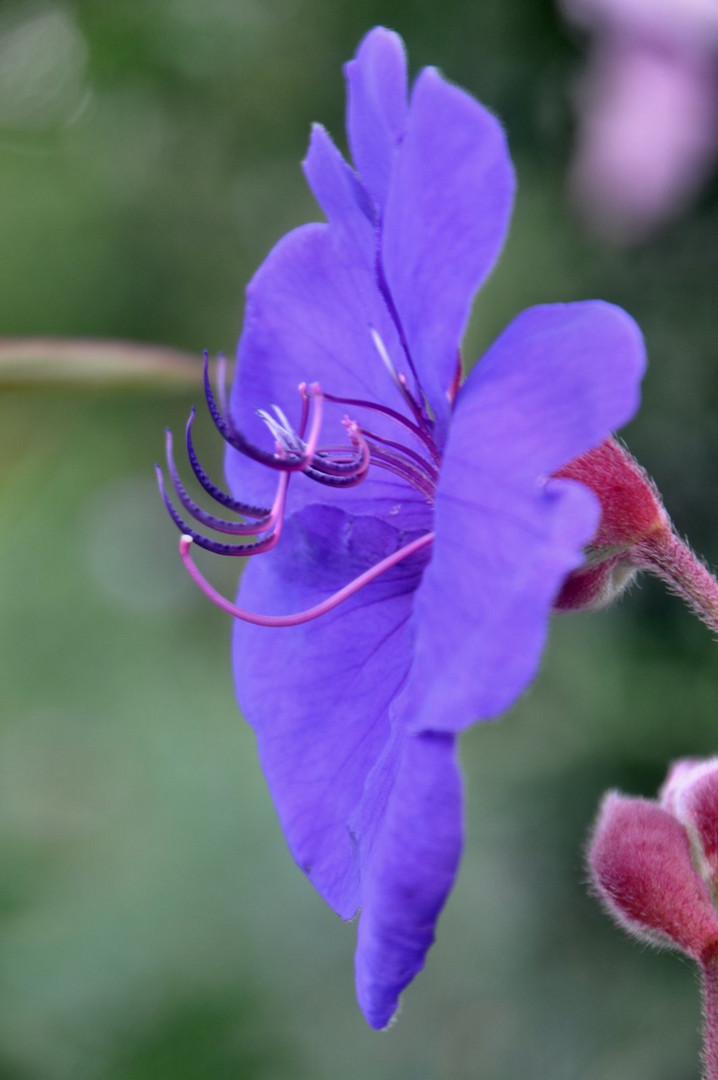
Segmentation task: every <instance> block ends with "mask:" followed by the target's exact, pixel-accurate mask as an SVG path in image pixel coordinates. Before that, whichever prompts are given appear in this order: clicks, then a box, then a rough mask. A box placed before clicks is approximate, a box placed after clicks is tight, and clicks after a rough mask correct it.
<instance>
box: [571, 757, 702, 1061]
mask: <svg viewBox="0 0 718 1080" xmlns="http://www.w3.org/2000/svg"><path fill="white" fill-rule="evenodd" d="M588 865H589V869H590V873H591V879H592V882H593V885H594V888H595V891H596V893H597V894H598V896H599V897H600V899H601V900H602V901H603V903H604V905H605V907H606V909H607V910H608V912H609V913H610V914H611V915H612V916H613V917H614V918H615V920H616V921H617V922H618V923H619V924H620V925H621V926H623V927H624V929H626V930H627V931H628V932H629V933H630V934H632V935H633V936H634V937H637V938H639V939H640V940H642V941H647V942H650V943H652V944H656V945H666V946H668V947H672V948H675V949H678V950H679V951H680V952H682V953H684V954H685V955H686V956H689V957H691V959H693V960H695V961H696V962H697V963H698V965H699V967H700V970H701V976H702V988H703V1006H704V1008H703V1012H704V1054H703V1064H704V1068H705V1072H704V1077H705V1078H706V1080H716V1078H718V911H716V899H717V898H718V757H716V758H710V759H708V760H706V761H697V760H684V761H679V762H677V763H676V764H675V765H674V766H673V768H672V769H671V771H670V772H669V774H668V778H667V780H666V782H665V784H664V786H663V788H662V789H661V791H660V793H659V796H658V800H657V801H655V802H654V801H651V800H649V799H637V798H629V797H628V796H625V795H620V794H619V793H617V792H611V793H609V794H608V795H607V796H606V798H605V799H604V801H603V805H602V806H601V810H600V813H599V816H598V821H597V823H596V827H595V830H594V833H593V836H592V839H591V842H590V845H589V849H588Z"/></svg>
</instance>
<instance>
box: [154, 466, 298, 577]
mask: <svg viewBox="0 0 718 1080" xmlns="http://www.w3.org/2000/svg"><path fill="white" fill-rule="evenodd" d="M155 470H156V473H157V486H158V487H159V489H160V495H161V496H162V501H163V502H164V504H165V506H166V507H167V513H168V514H169V515H170V517H171V518H172V520H173V521H174V523H175V525H176V526H177V528H178V529H179V531H180V532H181V533H182V534H183V536H191V537H192V540H193V541H194V543H195V544H196V545H197V547H201V548H204V549H205V551H211V552H213V554H215V555H232V556H236V557H239V558H241V557H243V556H245V555H260V554H261V553H262V552H263V551H270V550H271V548H273V547H274V545H275V544H276V543H277V541H278V540H279V536H280V533H281V526H282V516H283V512H284V502H285V499H286V492H287V484H288V482H289V475H288V474H287V473H283V474H282V476H281V477H280V491H281V497H280V498H279V499H278V501H279V504H280V505H279V509H278V513H277V522H276V526H275V528H274V529H273V530H272V531H271V532H270V533H269V534H268V535H267V536H265V537H262V539H261V540H255V541H253V542H252V543H249V544H224V543H222V542H221V541H219V540H210V538H209V537H207V536H202V534H201V533H198V532H197V531H196V529H193V528H192V527H191V526H190V525H188V524H187V522H186V521H184V520H183V519H182V518H181V517H180V515H179V514H178V513H177V511H176V510H175V508H174V506H173V504H172V501H171V500H170V497H169V495H168V494H167V492H166V491H165V484H164V478H163V476H162V470H161V469H160V467H159V465H156V466H155Z"/></svg>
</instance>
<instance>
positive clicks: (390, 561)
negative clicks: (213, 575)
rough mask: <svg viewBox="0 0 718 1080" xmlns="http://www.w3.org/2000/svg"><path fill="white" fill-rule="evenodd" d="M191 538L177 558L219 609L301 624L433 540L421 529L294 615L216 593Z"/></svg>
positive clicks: (257, 621) (184, 539)
mask: <svg viewBox="0 0 718 1080" xmlns="http://www.w3.org/2000/svg"><path fill="white" fill-rule="evenodd" d="M285 475H286V474H285ZM193 540H194V536H193V535H192V534H191V533H188V534H187V535H185V536H181V537H180V542H179V553H180V558H181V559H182V562H183V563H184V565H185V568H186V569H187V572H188V574H189V575H190V577H191V578H192V580H193V581H194V582H195V584H196V585H198V586H199V588H200V589H201V590H202V592H203V593H204V594H205V596H207V597H209V599H210V600H211V601H212V603H213V604H216V606H217V607H219V608H221V609H222V611H226V612H227V614H229V615H232V616H233V617H234V618H235V619H242V620H243V622H249V623H253V624H254V625H255V626H302V625H303V624H304V623H307V622H311V621H312V619H318V618H319V617H320V615H326V614H327V612H329V611H332V610H333V609H334V608H335V607H337V606H338V605H339V604H341V603H342V602H343V601H344V600H348V599H349V598H350V597H352V596H354V595H355V594H356V593H358V592H359V590H360V589H363V588H364V586H365V585H369V584H370V583H371V582H372V581H374V580H375V579H376V578H378V577H379V576H380V575H381V574H383V573H385V572H386V571H387V570H390V569H391V568H392V566H396V565H397V563H400V562H402V561H403V560H404V559H408V558H409V556H410V555H414V554H415V553H416V552H417V551H421V550H422V549H423V548H425V547H428V546H429V545H430V544H431V543H432V542H433V540H434V534H433V533H431V532H430V533H424V535H423V536H419V537H418V538H417V539H416V540H412V541H411V542H410V543H409V544H405V545H404V547H402V548H399V550H398V551H395V552H394V554H393V555H389V556H387V558H386V559H382V560H381V562H378V563H377V564H376V565H375V566H372V567H371V569H369V570H366V571H365V572H364V573H363V574H360V575H359V577H357V578H354V580H353V581H350V582H349V584H348V585H345V586H344V588H342V589H339V591H338V592H335V593H334V594H333V596H330V597H328V598H327V599H326V600H322V602H321V603H320V604H316V605H315V606H314V607H311V608H308V609H307V610H306V611H300V612H297V613H296V614H294V615H259V614H257V613H256V612H253V611H247V610H246V609H245V608H240V607H237V605H236V604H233V603H232V602H231V601H230V600H227V599H225V597H224V596H222V595H221V593H218V592H217V590H216V589H215V588H214V587H213V586H212V585H210V583H209V582H208V581H207V579H206V578H205V577H204V576H203V575H202V574H201V573H200V571H199V570H198V569H197V567H196V565H195V564H194V562H193V561H192V558H191V557H190V548H191V547H192V541H193Z"/></svg>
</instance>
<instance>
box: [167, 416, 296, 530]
mask: <svg viewBox="0 0 718 1080" xmlns="http://www.w3.org/2000/svg"><path fill="white" fill-rule="evenodd" d="M165 446H166V450H165V453H166V457H167V467H168V469H169V472H170V477H171V479H172V484H173V485H174V489H175V492H176V494H177V498H178V499H179V501H180V502H181V503H182V505H183V506H184V508H185V510H187V512H188V513H189V514H191V515H192V517H193V518H194V519H195V521H199V522H200V524H202V525H204V526H205V527H206V528H208V529H215V530H216V531H217V532H223V533H228V534H229V535H230V536H256V535H257V533H263V532H267V530H269V529H272V528H274V525H275V523H276V517H277V513H278V505H277V498H275V502H274V505H273V506H272V508H271V510H269V511H268V512H267V513H266V514H265V515H264V517H262V518H260V519H258V520H257V521H252V522H250V523H249V524H246V523H244V522H238V521H226V520H225V519H224V518H218V517H215V515H214V514H210V513H208V512H207V511H206V510H203V509H202V508H201V507H200V506H198V505H197V503H196V502H195V501H194V499H192V498H190V496H189V495H188V493H187V490H186V488H185V486H184V484H183V483H182V481H181V479H180V476H179V473H178V471H177V466H176V465H175V461H174V454H173V452H172V432H171V431H170V430H169V428H168V429H167V431H166V444H165ZM155 470H156V471H157V474H158V481H159V483H160V490H164V480H163V479H162V471H161V469H160V467H159V465H156V466H155Z"/></svg>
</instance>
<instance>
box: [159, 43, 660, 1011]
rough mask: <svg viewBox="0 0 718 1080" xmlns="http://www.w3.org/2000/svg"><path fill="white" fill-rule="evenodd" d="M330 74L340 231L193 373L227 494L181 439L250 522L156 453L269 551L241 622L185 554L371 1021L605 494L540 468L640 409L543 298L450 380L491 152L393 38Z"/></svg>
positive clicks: (585, 338)
mask: <svg viewBox="0 0 718 1080" xmlns="http://www.w3.org/2000/svg"><path fill="white" fill-rule="evenodd" d="M346 75H347V82H348V89H349V106H348V119H347V127H348V135H349V144H350V147H351V152H352V156H353V159H354V166H355V167H354V168H353V169H352V168H350V167H349V166H348V165H347V163H346V162H345V161H344V159H343V158H342V156H341V155H340V153H339V151H338V150H337V149H336V147H335V145H334V143H333V142H332V141H331V139H330V138H329V136H328V134H327V132H326V131H325V130H324V129H323V128H321V127H316V128H315V129H314V131H313V133H312V138H311V143H310V146H309V152H308V155H307V158H306V161H305V163H304V168H305V172H306V176H307V179H308V181H309V184H310V186H311V188H312V191H313V192H314V195H315V197H316V198H317V201H318V202H319V204H320V205H321V207H322V209H323V211H324V213H325V214H326V216H327V219H328V222H329V223H328V224H313V225H305V226H302V227H301V228H299V229H296V230H295V231H293V232H291V233H290V234H289V235H288V236H285V237H284V239H282V240H281V241H280V242H279V243H278V244H277V246H276V247H275V248H274V250H273V251H272V252H271V253H270V255H269V256H268V258H267V260H266V262H265V263H264V264H263V266H262V267H261V268H260V269H259V271H258V273H257V274H256V276H255V278H254V280H253V281H252V283H251V284H250V286H249V288H248V290H247V308H246V315H245V324H244V331H243V334H242V338H241V340H240V343H239V351H238V357H237V369H236V375H235V379H234V385H233V387H232V393H231V399H230V401H229V403H228V406H227V408H225V409H220V407H219V406H218V405H217V404H216V403H215V400H214V398H213V396H212V391H211V388H210V386H209V379H208V378H206V388H207V394H208V400H209V403H210V409H211V411H212V413H213V415H214V418H215V420H216V422H217V424H218V427H219V428H220V431H221V432H222V434H223V436H224V437H225V439H226V441H227V443H228V450H227V459H226V471H227V476H228V480H229V485H230V487H231V490H232V493H233V494H232V496H229V495H227V494H225V493H223V492H221V491H219V490H218V489H217V488H216V487H215V486H214V485H213V484H212V483H211V481H210V480H209V479H208V478H207V476H206V475H205V474H204V472H203V470H202V469H201V466H200V465H199V463H198V462H197V460H196V456H195V454H194V450H193V447H192V443H191V419H190V424H189V425H188V448H189V453H190V460H191V462H192V465H193V468H194V472H195V475H196V476H197V477H198V479H199V480H200V482H201V483H202V485H203V486H204V487H205V489H206V490H207V491H209V492H210V493H211V494H213V495H214V496H215V498H217V499H218V500H219V502H220V503H222V504H223V505H224V506H226V507H228V508H229V509H231V510H235V511H238V512H239V513H240V514H241V515H242V516H244V517H245V518H247V517H248V518H249V519H250V520H249V523H248V524H237V525H229V524H228V523H222V522H218V520H217V519H216V518H214V517H211V516H210V515H208V514H206V513H205V512H204V511H201V510H199V508H197V507H196V506H195V504H194V503H193V502H192V500H191V499H190V498H189V496H187V494H186V492H185V491H184V489H183V488H182V486H181V483H180V481H179V478H178V477H177V473H176V469H175V468H174V463H173V462H172V461H171V446H170V468H171V473H172V475H173V478H174V479H175V487H176V490H177V493H178V496H179V498H180V500H181V501H182V503H183V504H184V506H185V508H186V509H187V510H188V511H189V512H190V513H192V514H193V515H194V516H195V518H197V519H198V520H199V521H200V522H201V523H203V524H204V525H208V526H212V527H214V528H218V527H219V528H220V529H221V530H222V531H228V532H230V531H234V532H235V533H240V534H241V533H242V530H243V531H244V533H245V534H252V535H255V536H256V537H257V539H256V540H255V541H253V542H252V544H251V546H250V547H249V548H248V547H246V546H245V547H243V546H242V545H241V543H240V544H220V543H218V542H217V541H214V540H209V539H207V538H206V537H204V536H202V535H201V533H199V532H196V531H193V530H192V529H190V528H189V527H188V526H187V525H186V524H185V523H184V522H183V521H182V519H181V518H180V517H179V515H178V514H177V512H176V511H175V510H171V512H172V513H173V516H174V517H175V520H176V522H177V524H178V525H179V527H180V528H181V529H182V531H183V532H184V533H185V534H187V536H189V537H192V538H193V539H194V541H195V543H197V544H200V545H201V546H204V547H206V548H209V549H210V550H212V551H219V552H223V553H227V554H246V553H249V554H252V553H254V552H265V554H263V557H261V558H257V559H253V560H252V561H251V564H250V566H249V567H248V569H247V571H246V573H245V574H244V575H243V578H242V582H241V587H240V591H239V597H238V605H239V606H234V605H232V604H229V603H228V602H227V601H224V600H222V598H221V597H219V596H218V595H217V594H216V593H214V591H213V590H212V589H211V587H210V586H209V585H208V584H207V583H206V582H205V581H204V579H203V578H201V576H200V574H199V571H198V570H197V569H196V567H195V566H194V564H193V563H192V562H191V560H190V555H189V544H190V541H189V539H186V538H183V540H182V541H181V548H182V552H183V557H184V558H185V561H186V563H187V566H188V568H189V569H190V572H191V573H192V574H193V575H194V576H195V577H196V579H197V580H199V581H200V583H201V584H202V587H203V588H204V589H205V591H208V592H209V593H210V595H212V596H213V598H214V599H215V600H217V601H218V602H219V603H220V604H221V605H222V606H223V607H224V608H225V609H226V610H228V611H230V612H231V613H232V614H233V615H234V616H235V617H236V621H235V624H234V636H233V646H232V651H233V659H234V672H235V678H236V685H237V695H238V698H239V702H240V705H241V707H242V709H243V711H244V713H245V715H246V717H247V719H248V720H249V722H250V724H251V725H252V727H253V728H254V730H255V732H256V736H257V744H258V749H259V756H260V760H261V763H262V767H263V769H264V772H265V775H266V777H267V781H268V784H269V787H270V790H271V792H272V796H273V798H274V801H275V804H276V807H277V811H278V814H279V818H280V821H281V824H282V828H283V830H284V833H285V835H286V837H287V841H288V843H289V847H290V849H291V852H292V854H293V856H294V858H295V859H296V861H297V863H298V864H299V865H300V867H301V868H302V869H303V870H304V872H305V873H306V874H307V875H308V876H309V878H310V880H311V881H312V883H313V884H314V886H315V887H316V889H317V890H318V891H319V892H320V893H321V895H322V896H323V897H324V898H325V900H326V901H327V902H328V903H329V904H330V905H331V906H332V907H333V908H334V910H335V911H337V912H338V913H339V915H341V916H342V918H344V919H351V918H352V917H353V916H354V915H355V914H356V913H357V911H358V910H359V909H361V916H360V920H359V930H358V947H357V954H356V984H357V993H358V997H359V1003H360V1005H361V1007H362V1009H363V1011H364V1015H365V1016H366V1018H367V1020H368V1022H369V1023H370V1024H371V1025H372V1026H373V1027H376V1028H382V1027H385V1026H386V1025H387V1024H388V1023H389V1021H390V1020H391V1018H392V1016H393V1015H394V1013H395V1011H396V1009H397V1005H398V998H399V994H400V992H401V991H402V990H403V989H404V987H405V986H406V985H407V984H408V983H409V982H410V981H411V980H412V979H413V977H414V976H415V975H416V974H417V972H418V971H419V970H420V969H421V968H422V967H423V964H424V960H425V956H426V952H427V950H428V948H429V947H430V945H431V944H432V942H433V940H434V926H435V923H436V919H437V917H438V915H439V912H440V910H441V908H442V906H443V904H444V902H445V900H446V897H447V894H448V892H449V890H450V888H451V886H452V883H453V880H454V876H455V874H456V870H457V866H458V863H459V857H460V853H461V846H462V790H461V778H460V774H459V771H458V767H457V760H456V737H457V734H458V733H459V732H460V731H462V730H463V729H464V728H466V727H467V726H468V725H469V724H471V723H473V722H474V721H476V720H479V719H489V718H491V717H495V716H497V715H498V714H499V713H501V712H502V711H503V710H505V709H506V708H507V707H508V706H510V705H511V703H512V702H513V701H514V700H515V699H516V698H517V696H518V695H519V694H520V693H521V692H522V691H523V690H524V688H525V687H526V686H527V684H528V683H529V682H530V680H531V679H532V678H533V676H534V675H535V673H536V669H537V665H538V662H539V655H540V652H541V649H542V646H543V642H544V638H545V635H546V627H547V621H548V615H549V610H550V608H551V604H552V601H553V600H554V598H555V597H556V595H557V592H558V590H559V588H560V586H561V583H562V581H563V579H564V578H565V576H566V575H567V574H568V573H569V572H570V571H571V570H572V569H574V568H575V567H577V566H578V565H579V564H580V563H581V561H582V557H583V556H582V548H583V545H585V544H586V543H587V542H588V541H589V540H590V539H591V537H592V535H593V534H594V532H595V530H596V526H597V521H598V514H599V511H598V504H597V500H596V498H595V497H594V496H593V495H592V494H591V493H590V492H589V491H588V490H587V489H586V488H585V487H583V486H582V485H581V484H578V483H576V482H574V481H571V480H566V479H561V480H552V479H550V477H551V474H552V473H554V472H555V471H556V470H557V469H559V468H561V467H562V466H563V465H565V464H566V463H567V462H569V461H570V460H571V459H572V458H574V457H575V456H577V455H578V454H581V453H582V452H584V451H586V450H588V449H589V448H590V447H592V446H595V445H596V444H598V443H599V442H600V441H601V440H602V439H603V438H604V437H605V436H606V435H607V433H608V432H610V431H611V430H613V429H615V428H616V427H617V426H618V425H620V424H622V423H624V421H626V420H627V419H628V418H629V417H630V416H631V415H632V413H633V411H634V410H635V408H636V404H637V384H638V381H639V378H640V375H641V372H642V369H643V363H644V356H643V345H642V342H641V337H640V334H639V332H638V330H637V328H636V326H635V325H634V323H633V322H632V321H631V320H630V319H629V317H628V316H627V315H626V314H625V313H624V312H622V311H620V310H619V309H617V308H615V307H612V306H611V305H609V304H604V303H601V302H586V303H576V304H567V305H549V306H545V307H538V308H533V309H530V310H528V311H525V312H524V313H523V314H522V315H520V316H519V317H518V318H517V319H516V320H515V321H514V322H513V323H512V324H511V325H510V326H509V327H508V329H507V330H506V331H505V332H504V333H503V334H502V335H501V337H500V338H499V339H498V340H497V341H496V342H495V343H494V344H493V345H492V347H491V348H490V349H489V351H488V353H487V354H486V355H485V356H484V358H483V359H482V360H481V363H480V364H479V365H478V367H477V368H476V369H475V370H474V371H473V372H472V374H471V375H470V377H469V378H468V379H467V380H466V381H465V382H463V383H461V381H460V376H461V370H460V353H459V346H460V342H461V338H462V334H463V332H464V329H465V326H466V321H467V317H468V314H469V310H470V306H471V302H472V298H473V296H474V293H475V292H476V289H477V288H478V286H479V285H480V284H481V282H482V281H483V280H484V279H485V277H486V276H487V274H488V273H489V271H490V270H491V268H492V266H493V264H494V261H495V259H496V257H497V255H498V252H499V249H500V247H501V245H502V243H503V240H504V236H505V233H506V228H507V225H508V220H509V215H510V210H511V202H512V196H513V188H514V179H513V172H512V168H511V162H510V159H509V156H508V152H507V149H506V144H505V139H504V135H503V132H502V130H501V127H500V125H499V124H498V122H497V121H496V119H495V118H494V117H493V116H492V115H491V114H490V113H488V112H487V111H486V110H485V109H484V108H482V107H481V106H480V105H479V104H478V103H477V102H476V101H474V100H473V99H472V98H471V97H469V96H468V95H467V94H466V93H464V92H463V91H462V90H459V89H458V88H457V87H454V86H452V85H451V84H449V83H448V82H446V81H445V80H444V79H443V78H442V77H441V76H440V75H439V74H438V72H437V71H436V70H434V69H433V68H426V69H425V70H423V71H422V72H421V73H420V74H419V76H418V78H417V79H416V82H415V83H414V86H413V88H412V91H411V96H410V97H409V98H408V97H407V82H406V61H405V56H404V50H403V47H402V43H401V40H400V39H399V38H398V37H397V36H396V35H395V34H393V33H390V32H389V31H387V30H384V29H375V30H373V31H372V32H371V33H370V34H369V35H368V36H367V37H366V38H365V40H364V41H363V42H362V44H361V46H360V48H359V50H358V53H357V56H356V58H355V59H354V60H353V61H352V62H351V63H350V64H349V65H348V66H347V69H346ZM298 386H299V388H300V389H299V393H298V391H297V388H298ZM272 408H273V412H270V411H269V410H270V409H272ZM167 501H168V503H169V500H167ZM270 549H271V550H270ZM293 613H297V614H293ZM319 615H321V617H318V616H319ZM271 626H275V627H277V626H278V627H281V628H279V629H270V628H269V627H271Z"/></svg>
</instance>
